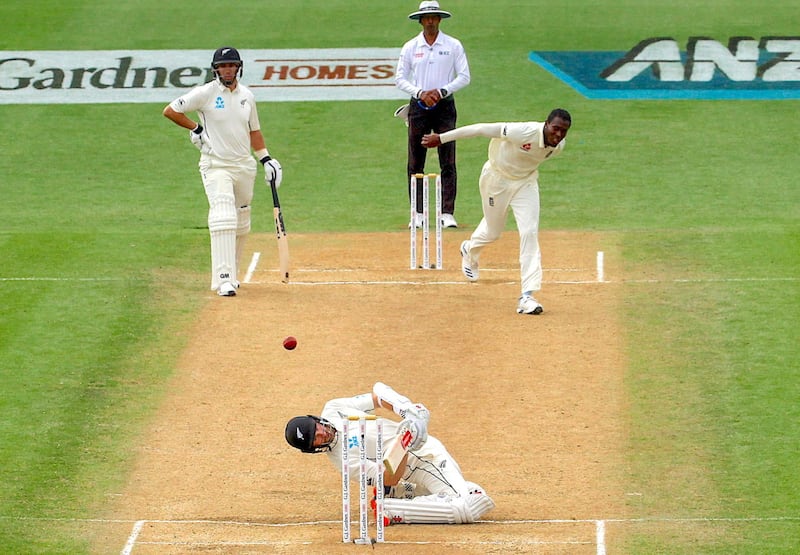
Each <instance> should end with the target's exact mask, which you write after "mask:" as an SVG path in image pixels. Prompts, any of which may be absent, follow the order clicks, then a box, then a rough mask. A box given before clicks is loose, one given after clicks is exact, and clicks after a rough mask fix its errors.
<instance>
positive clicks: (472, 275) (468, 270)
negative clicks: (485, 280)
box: [461, 241, 478, 281]
mask: <svg viewBox="0 0 800 555" xmlns="http://www.w3.org/2000/svg"><path fill="white" fill-rule="evenodd" d="M461 272H462V273H463V274H464V277H465V278H467V280H468V281H478V263H477V262H473V261H472V258H471V257H470V255H469V241H463V242H462V243H461Z"/></svg>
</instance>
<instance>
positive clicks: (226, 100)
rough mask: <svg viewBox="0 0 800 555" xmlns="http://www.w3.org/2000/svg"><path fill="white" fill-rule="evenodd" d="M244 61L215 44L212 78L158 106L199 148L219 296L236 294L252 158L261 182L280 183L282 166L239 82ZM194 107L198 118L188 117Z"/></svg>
mask: <svg viewBox="0 0 800 555" xmlns="http://www.w3.org/2000/svg"><path fill="white" fill-rule="evenodd" d="M243 67H244V63H243V62H242V58H241V56H239V52H238V50H236V49H235V48H233V47H230V46H224V47H222V48H218V49H217V50H216V51H215V52H214V56H213V58H212V60H211V68H212V70H213V72H214V76H215V79H214V80H213V81H209V82H208V83H206V84H204V85H199V86H197V87H194V88H193V89H192V90H190V91H189V92H188V93H186V94H185V95H183V96H181V97H179V98H177V99H175V100H173V101H172V102H171V103H170V104H168V105H167V107H166V108H164V112H163V113H164V116H166V117H167V118H169V119H170V120H172V121H173V122H175V123H176V124H177V125H179V126H181V127H183V128H185V129H188V130H189V138H190V139H191V141H192V143H193V144H194V145H195V146H196V147H197V148H198V149H199V150H200V153H201V154H200V163H199V168H200V177H201V178H202V180H203V187H204V188H205V192H206V197H207V198H208V231H209V234H210V235H211V290H212V291H216V292H217V294H218V295H220V296H223V297H232V296H234V295H236V290H237V289H238V288H239V279H238V275H237V274H238V269H239V263H240V261H241V257H242V252H243V251H244V243H245V240H246V238H247V235H248V233H250V204H251V202H252V200H253V188H254V184H255V177H256V168H257V166H256V161H255V159H253V156H252V154H251V150H253V151H255V156H256V158H257V159H258V161H259V162H261V164H263V166H264V171H265V175H264V178H265V179H266V181H267V183H271V182H274V183H275V186H276V187H279V186H280V183H281V179H282V177H283V170H282V168H281V165H280V163H279V162H278V161H277V160H275V159H274V158H272V157H270V155H269V152H268V151H267V146H266V144H265V142H264V136H263V135H262V133H261V124H260V123H259V120H258V110H257V109H256V101H255V97H254V96H253V93H252V92H251V91H250V89H248V88H247V87H246V86H244V85H242V84H241V83H239V80H238V79H239V77H241V76H242V71H243ZM188 112H197V114H198V117H199V119H200V122H199V123H197V122H195V121H194V120H193V119H191V118H189V117H188V116H187V115H186V114H187V113H188Z"/></svg>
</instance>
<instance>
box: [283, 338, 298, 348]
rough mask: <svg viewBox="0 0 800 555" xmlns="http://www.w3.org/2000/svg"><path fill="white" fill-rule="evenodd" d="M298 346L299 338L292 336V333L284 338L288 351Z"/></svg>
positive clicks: (284, 345) (284, 346)
mask: <svg viewBox="0 0 800 555" xmlns="http://www.w3.org/2000/svg"><path fill="white" fill-rule="evenodd" d="M295 347H297V339H296V338H294V337H292V336H291V335H290V336H289V337H287V338H286V339H284V340H283V348H284V349H286V350H287V351H291V350H293V349H294V348H295Z"/></svg>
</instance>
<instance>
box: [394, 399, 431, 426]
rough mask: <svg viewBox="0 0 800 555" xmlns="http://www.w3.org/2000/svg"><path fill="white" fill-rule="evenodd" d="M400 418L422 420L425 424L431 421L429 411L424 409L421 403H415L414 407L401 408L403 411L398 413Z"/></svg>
mask: <svg viewBox="0 0 800 555" xmlns="http://www.w3.org/2000/svg"><path fill="white" fill-rule="evenodd" d="M400 416H402V417H403V418H414V419H417V420H423V421H424V422H425V424H427V423H428V422H430V421H431V411H429V410H428V409H427V408H425V405H423V404H422V403H416V404H414V405H409V406H407V407H403V409H402V410H401V411H400Z"/></svg>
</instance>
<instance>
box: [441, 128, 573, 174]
mask: <svg viewBox="0 0 800 555" xmlns="http://www.w3.org/2000/svg"><path fill="white" fill-rule="evenodd" d="M468 137H490V138H491V139H492V140H491V141H489V162H490V163H491V164H492V168H494V169H495V170H497V171H498V172H499V173H501V174H503V175H505V176H506V177H508V178H510V179H524V178H526V177H528V176H530V175H531V174H533V173H534V172H536V171H537V170H538V168H539V164H541V163H542V162H544V161H545V160H547V159H548V158H552V157H553V156H557V155H558V154H561V152H562V151H563V150H564V143H565V142H566V139H563V140H562V141H561V142H560V143H558V145H556V146H546V145H545V144H544V122H540V121H524V122H510V123H475V124H473V125H465V126H464V127H459V128H458V129H453V130H452V131H448V132H447V133H442V134H441V135H439V139H440V140H441V141H442V142H443V143H448V142H450V141H455V140H457V139H466V138H468Z"/></svg>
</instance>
